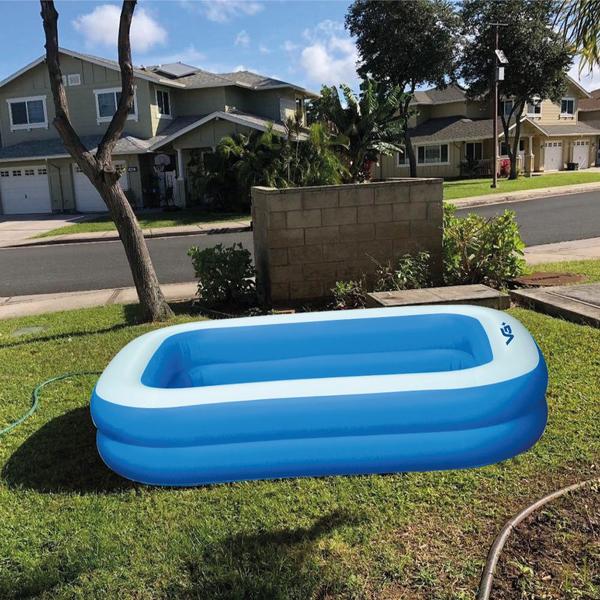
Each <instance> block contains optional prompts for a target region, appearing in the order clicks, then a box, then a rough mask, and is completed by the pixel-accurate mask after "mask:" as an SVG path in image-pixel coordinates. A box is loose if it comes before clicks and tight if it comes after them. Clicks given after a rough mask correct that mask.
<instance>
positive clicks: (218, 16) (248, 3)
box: [180, 0, 264, 23]
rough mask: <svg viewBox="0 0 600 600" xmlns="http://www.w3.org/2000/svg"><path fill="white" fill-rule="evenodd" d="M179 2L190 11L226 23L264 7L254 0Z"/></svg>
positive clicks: (253, 13) (185, 0)
mask: <svg viewBox="0 0 600 600" xmlns="http://www.w3.org/2000/svg"><path fill="white" fill-rule="evenodd" d="M180 4H181V5H182V6H183V7H184V8H186V9H188V10H190V11H194V12H196V11H199V12H200V13H201V14H203V15H204V16H205V17H206V18H207V19H208V20H209V21H214V22H215V23H226V22H227V21H231V20H232V19H235V18H238V17H251V16H253V15H255V14H257V13H259V12H260V11H261V10H262V9H263V8H264V5H263V4H262V3H261V2H256V1H255V0H202V2H191V1H190V0H181V1H180Z"/></svg>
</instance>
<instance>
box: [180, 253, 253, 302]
mask: <svg viewBox="0 0 600 600" xmlns="http://www.w3.org/2000/svg"><path fill="white" fill-rule="evenodd" d="M188 256H190V257H191V258H192V264H193V265H194V271H195V273H196V277H197V279H198V297H199V298H200V299H201V300H202V302H204V303H205V304H206V305H207V306H218V305H227V304H249V303H252V302H253V301H254V299H255V294H256V288H255V283H254V275H255V273H254V267H253V265H252V256H251V254H250V252H249V251H248V250H246V249H245V248H243V247H242V245H241V244H239V243H238V244H233V246H230V247H228V248H224V247H223V245H222V244H217V245H216V246H214V248H204V249H200V248H198V247H196V246H194V247H192V248H190V249H189V250H188Z"/></svg>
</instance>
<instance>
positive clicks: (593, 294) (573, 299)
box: [510, 283, 600, 327]
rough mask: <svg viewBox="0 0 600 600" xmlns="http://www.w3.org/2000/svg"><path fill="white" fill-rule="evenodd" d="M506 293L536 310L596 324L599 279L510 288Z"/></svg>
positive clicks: (599, 317) (599, 315)
mask: <svg viewBox="0 0 600 600" xmlns="http://www.w3.org/2000/svg"><path fill="white" fill-rule="evenodd" d="M510 297H511V299H512V300H513V301H514V302H516V303H518V304H521V305H523V306H526V307H529V308H533V309H535V310H537V311H539V312H543V313H546V314H549V315H552V316H555V317H561V318H563V319H566V320H568V321H575V322H577V323H585V324H588V325H592V326H594V327H600V283H586V284H581V285H569V286H557V287H549V288H538V289H522V290H512V291H511V292H510Z"/></svg>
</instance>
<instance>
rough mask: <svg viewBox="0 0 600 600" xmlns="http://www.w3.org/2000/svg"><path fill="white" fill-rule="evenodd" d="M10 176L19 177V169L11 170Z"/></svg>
mask: <svg viewBox="0 0 600 600" xmlns="http://www.w3.org/2000/svg"><path fill="white" fill-rule="evenodd" d="M12 176H13V177H21V171H13V172H12Z"/></svg>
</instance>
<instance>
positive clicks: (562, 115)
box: [560, 96, 575, 117]
mask: <svg viewBox="0 0 600 600" xmlns="http://www.w3.org/2000/svg"><path fill="white" fill-rule="evenodd" d="M565 100H570V101H571V102H572V103H573V112H572V113H569V112H563V109H562V103H563V102H564V101H565ZM560 116H561V117H574V116H575V98H573V97H571V96H565V97H564V98H561V99H560Z"/></svg>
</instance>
